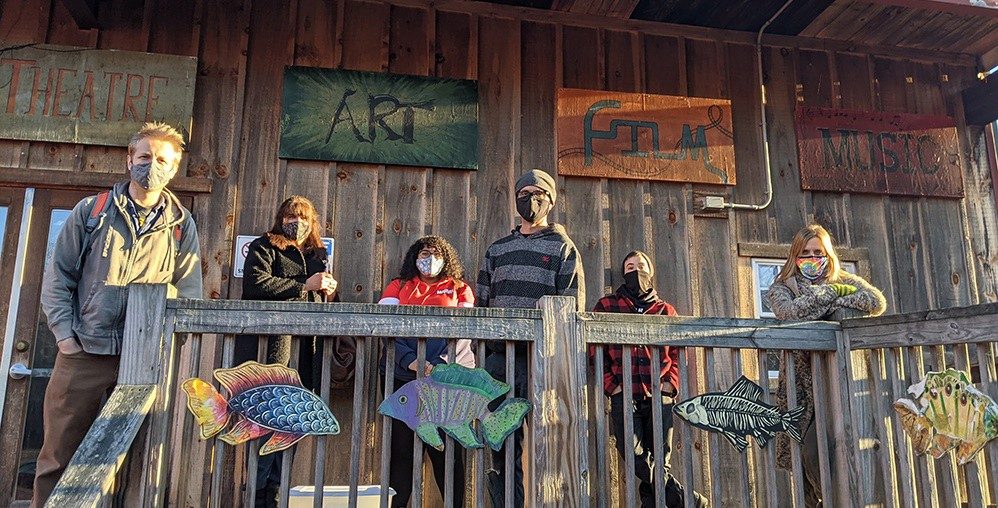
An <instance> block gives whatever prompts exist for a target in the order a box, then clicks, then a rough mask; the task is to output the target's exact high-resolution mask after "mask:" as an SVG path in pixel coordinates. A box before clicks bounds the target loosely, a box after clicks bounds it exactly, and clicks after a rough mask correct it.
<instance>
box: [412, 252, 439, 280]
mask: <svg viewBox="0 0 998 508" xmlns="http://www.w3.org/2000/svg"><path fill="white" fill-rule="evenodd" d="M416 268H418V269H419V273H421V274H423V275H425V276H427V277H436V276H437V275H440V271H441V270H443V269H444V260H443V258H438V257H436V256H428V257H425V258H422V259H417V260H416Z"/></svg>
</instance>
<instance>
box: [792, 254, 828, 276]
mask: <svg viewBox="0 0 998 508" xmlns="http://www.w3.org/2000/svg"><path fill="white" fill-rule="evenodd" d="M797 269H798V270H800V274H801V275H803V276H804V278H805V279H807V280H810V281H815V280H818V279H820V278H821V277H823V276H824V275H825V271H826V270H827V269H828V256H810V257H803V258H797Z"/></svg>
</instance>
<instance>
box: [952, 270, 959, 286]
mask: <svg viewBox="0 0 998 508" xmlns="http://www.w3.org/2000/svg"><path fill="white" fill-rule="evenodd" d="M951 278H952V279H953V285H954V286H959V285H960V274H958V273H956V272H953V275H952V277H951Z"/></svg>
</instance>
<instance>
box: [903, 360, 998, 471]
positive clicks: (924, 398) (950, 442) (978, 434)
mask: <svg viewBox="0 0 998 508" xmlns="http://www.w3.org/2000/svg"><path fill="white" fill-rule="evenodd" d="M908 393H910V394H911V395H912V396H913V398H914V400H911V399H898V400H897V401H896V402H894V410H895V411H897V413H898V415H899V416H900V417H901V428H903V429H904V431H905V433H907V434H908V437H910V438H911V443H912V447H913V448H914V449H915V451H916V452H917V453H920V454H922V453H925V454H929V455H931V456H932V457H933V458H937V459H938V458H940V457H942V456H943V455H945V454H946V452H948V451H950V450H952V449H956V458H957V461H959V462H960V464H961V465H963V464H966V463H968V462H970V461H972V460H973V459H974V455H977V452H979V451H981V448H984V445H985V444H987V442H988V441H990V440H992V439H994V438H995V436H998V404H995V401H994V400H993V399H992V398H991V397H989V396H988V395H987V394H985V393H983V392H981V391H980V390H978V389H977V388H974V385H973V384H972V383H971V381H970V379H969V378H968V377H967V374H966V373H965V372H963V371H960V370H956V369H946V370H944V371H942V372H929V373H927V374H926V375H925V378H924V379H922V381H921V382H919V383H917V384H913V385H911V386H910V387H908Z"/></svg>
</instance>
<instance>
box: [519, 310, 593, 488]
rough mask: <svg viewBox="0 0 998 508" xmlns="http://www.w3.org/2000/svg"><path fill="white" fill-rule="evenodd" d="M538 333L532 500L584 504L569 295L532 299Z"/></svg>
mask: <svg viewBox="0 0 998 508" xmlns="http://www.w3.org/2000/svg"><path fill="white" fill-rule="evenodd" d="M537 306H538V308H540V309H541V313H542V331H543V332H542V335H541V337H538V338H537V339H536V342H535V343H534V354H533V355H532V357H533V368H532V371H531V399H532V402H533V404H534V409H533V414H532V419H531V428H532V429H533V438H532V439H531V440H530V443H531V444H532V453H531V455H530V458H531V467H530V469H531V471H533V477H534V480H533V483H534V495H535V496H536V497H535V499H534V502H533V503H531V504H532V505H534V506H580V507H586V506H589V499H590V495H589V464H588V462H589V451H588V448H589V447H588V435H587V432H588V422H587V421H586V413H587V412H586V393H585V386H586V385H585V381H586V378H585V376H586V344H585V340H584V338H583V337H582V334H581V333H580V329H579V326H578V314H577V313H576V307H575V299H574V298H569V297H562V296H545V297H544V298H541V300H540V301H539V302H538V303H537Z"/></svg>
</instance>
